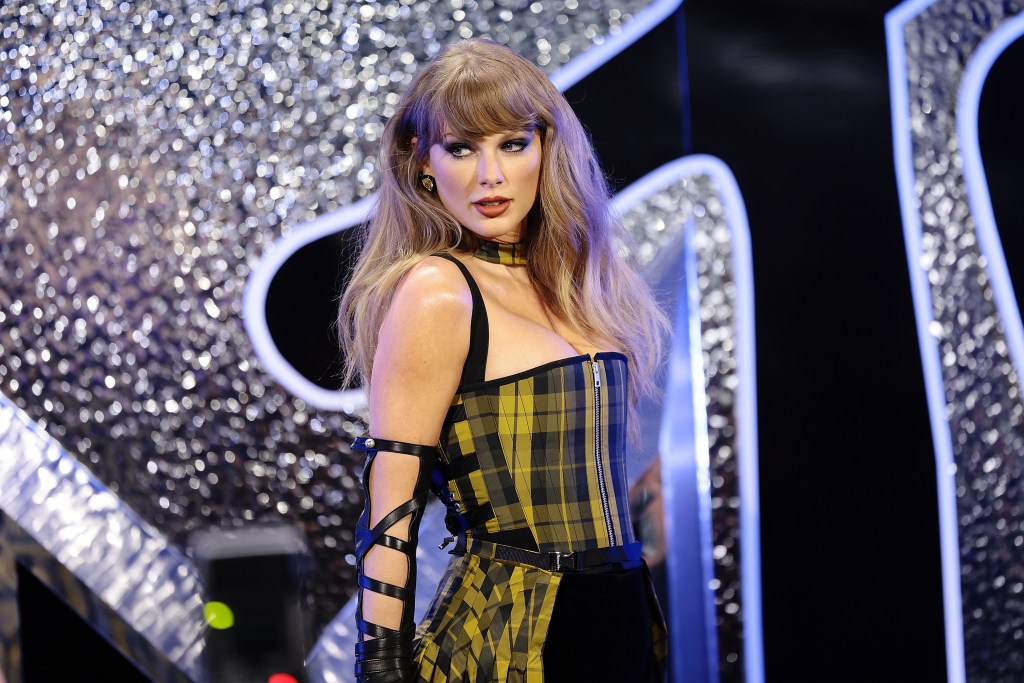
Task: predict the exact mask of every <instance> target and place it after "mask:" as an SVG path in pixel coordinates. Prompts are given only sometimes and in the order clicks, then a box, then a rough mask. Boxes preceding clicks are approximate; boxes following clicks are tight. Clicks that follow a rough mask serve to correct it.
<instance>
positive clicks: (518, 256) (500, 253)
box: [473, 240, 526, 266]
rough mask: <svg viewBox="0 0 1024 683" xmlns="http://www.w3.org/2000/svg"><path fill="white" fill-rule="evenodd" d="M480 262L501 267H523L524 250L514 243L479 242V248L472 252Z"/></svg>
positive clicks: (524, 259) (524, 262)
mask: <svg viewBox="0 0 1024 683" xmlns="http://www.w3.org/2000/svg"><path fill="white" fill-rule="evenodd" d="M473 256H476V257H477V258H478V259H480V260H481V261H489V262H491V263H498V264H501V265H503V266H525V265H526V250H525V249H524V248H523V247H522V245H520V244H518V243H516V242H488V241H487V240H480V246H479V247H477V250H476V251H474V252H473Z"/></svg>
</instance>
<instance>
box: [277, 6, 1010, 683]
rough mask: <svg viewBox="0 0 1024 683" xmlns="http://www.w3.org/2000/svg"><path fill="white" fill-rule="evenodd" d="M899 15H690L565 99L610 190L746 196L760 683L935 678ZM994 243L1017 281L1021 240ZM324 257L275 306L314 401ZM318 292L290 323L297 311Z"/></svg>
mask: <svg viewBox="0 0 1024 683" xmlns="http://www.w3.org/2000/svg"><path fill="white" fill-rule="evenodd" d="M895 4H896V3H895V2H892V1H891V0H890V1H886V2H878V1H872V0H858V1H854V0H848V1H846V0H814V1H811V0H807V1H799V0H773V1H770V2H760V3H749V2H746V3H744V2H738V1H736V0H687V2H685V4H684V5H683V7H682V8H681V9H680V10H679V11H677V12H676V13H675V15H674V16H672V17H670V18H669V19H668V20H666V21H665V22H663V23H662V24H661V25H660V26H658V27H657V28H656V29H655V30H653V31H652V32H650V33H649V34H648V35H646V36H645V37H643V38H642V39H640V40H639V41H638V42H637V43H635V44H634V45H633V46H631V47H629V48H628V49H627V50H626V51H624V52H623V53H622V54H620V55H619V56H617V57H616V58H614V59H613V60H611V61H610V62H609V63H607V64H606V65H604V66H602V67H601V68H600V69H599V70H598V71H596V72H595V73H594V74H593V75H591V76H590V77H588V78H586V79H585V80H583V81H581V82H580V83H579V84H577V85H576V86H574V87H573V88H571V89H570V90H569V91H568V92H567V93H566V97H567V98H568V100H569V101H570V103H572V104H573V106H574V108H575V109H576V111H577V113H578V114H579V116H580V118H581V119H582V120H583V122H584V124H585V125H586V126H587V127H588V129H589V130H590V132H591V135H592V137H593V140H594V143H595V146H596V148H597V150H598V153H599V155H600V156H601V159H602V161H603V163H604V165H605V168H606V170H607V172H608V174H609V177H610V178H611V180H612V184H613V186H614V187H615V188H616V189H619V188H622V187H625V186H626V185H628V184H630V183H632V182H633V181H635V180H637V179H639V178H640V177H642V176H643V175H645V174H646V173H648V172H650V171H652V170H654V169H656V168H657V167H659V166H661V165H662V164H664V163H666V162H669V161H672V160H673V159H676V158H678V157H680V156H682V155H685V154H690V153H704V154H711V155H714V156H716V157H719V158H720V159H722V160H723V161H724V162H725V163H726V164H727V165H728V166H729V167H730V168H731V169H732V171H733V173H734V174H735V176H736V179H737V182H738V184H739V187H740V190H741V192H742V193H743V197H744V200H745V203H746V208H747V212H748V216H749V222H750V231H751V238H752V244H753V259H754V264H753V266H754V280H755V301H756V316H757V328H756V330H757V332H756V334H757V362H758V376H757V382H758V409H759V418H758V419H759V429H760V484H761V488H760V494H761V525H762V527H761V528H762V577H763V592H764V605H763V607H764V644H765V665H766V674H767V678H768V680H769V681H808V682H811V681H814V682H821V681H940V680H945V677H946V674H945V643H944V631H943V608H942V589H941V574H940V560H939V537H938V509H937V503H936V493H935V488H936V485H935V481H936V476H935V459H934V454H933V450H932V441H931V433H930V430H929V424H928V413H927V406H926V402H925V390H924V381H923V378H922V375H921V362H920V356H919V352H918V341H917V333H916V329H915V321H914V313H913V307H912V298H911V292H910V283H909V279H908V272H907V256H906V250H905V246H904V241H903V231H902V225H901V222H900V210H899V204H898V200H897V190H896V180H895V171H894V166H893V155H892V128H891V120H890V100H889V81H888V66H887V61H886V44H885V31H884V15H885V13H886V12H887V11H889V10H890V9H892V8H893V7H895ZM1022 72H1024V45H1020V44H1018V45H1015V46H1013V47H1011V48H1010V50H1008V51H1007V52H1006V53H1005V54H1004V56H1003V58H1001V59H1000V61H999V62H998V63H997V65H996V67H995V68H994V69H993V71H992V74H991V76H990V78H989V80H988V81H987V85H986V88H985V91H984V95H983V99H982V105H981V111H980V117H981V122H980V130H981V144H982V151H983V158H984V161H985V164H986V170H987V172H988V175H989V180H990V184H991V186H992V195H993V205H994V207H995V211H996V218H997V221H998V222H999V225H1000V226H1010V225H1014V224H1015V225H1020V223H1021V221H1020V219H1019V213H1020V212H1019V209H1018V208H1017V207H1016V204H1017V203H1018V198H1017V196H1016V194H1015V193H1019V185H1020V183H1019V172H1015V168H1016V167H1015V164H1016V162H1017V160H1019V159H1021V156H1022V152H1024V128H1022V127H1020V126H1019V125H1017V123H1016V122H1017V120H1018V117H1019V112H1020V111H1021V106H1020V105H1021V104H1022V102H1021V100H1022V99H1024V98H1022V96H1021V95H1020V94H1019V90H1020V89H1019V86H1018V83H1019V76H1020V74H1021V73H1022ZM1003 233H1004V235H1005V237H1004V242H1005V243H1006V247H1007V252H1008V253H1007V259H1008V261H1009V263H1010V267H1011V273H1012V274H1019V273H1021V272H1022V271H1024V244H1019V245H1018V244H1017V243H1018V242H1021V241H1024V232H1022V231H1016V232H1014V231H1009V230H1006V229H1005V228H1004V230H1003ZM338 244H339V241H338V238H325V239H324V240H321V241H320V242H317V243H314V244H311V245H309V246H307V247H305V248H304V249H302V250H301V251H300V252H298V254H297V255H296V257H295V258H294V259H293V261H292V262H291V263H290V264H288V265H287V266H286V268H285V269H283V270H282V271H281V274H280V276H279V278H278V280H277V281H276V282H275V284H274V285H273V287H272V288H271V292H270V298H269V303H268V320H269V322H270V325H271V330H272V332H273V334H274V335H275V338H276V339H277V341H278V343H279V344H280V346H281V348H282V351H283V352H284V353H285V355H286V357H288V358H289V359H290V360H292V362H293V363H295V364H296V366H297V367H299V368H300V369H301V370H303V372H304V373H305V374H306V375H307V376H308V377H310V378H311V379H314V380H317V381H319V382H321V383H322V384H323V385H324V386H335V385H336V384H332V383H336V379H335V378H336V376H337V368H338V364H337V358H336V351H335V349H336V341H335V340H334V339H331V338H330V337H329V336H328V335H324V334H323V332H322V330H323V329H324V321H325V320H328V321H329V320H331V319H333V316H334V311H335V306H336V297H337V291H338V281H339V280H340V278H341V277H342V276H343V275H344V273H340V274H339V280H334V281H325V279H324V278H323V277H322V274H323V273H324V272H337V270H338V269H337V267H336V264H337V263H338V262H339V260H341V261H344V260H346V259H347V258H349V257H348V256H343V254H342V253H341V249H340V248H339V246H338ZM1014 254H1017V255H1019V257H1018V258H1017V259H1015V258H1014V257H1013V255H1014ZM1018 261H1019V262H1018ZM317 274H319V277H318V276H317ZM1015 279H1016V281H1018V282H1024V276H1020V275H1018V276H1016V277H1015ZM317 290H319V291H320V292H321V293H322V296H320V297H309V298H308V299H307V301H310V303H309V304H308V306H309V308H308V309H301V308H297V307H296V305H297V302H296V299H297V297H295V296H294V295H293V293H294V292H296V291H307V292H308V291H317ZM1018 291H1019V290H1018ZM275 302H281V303H283V304H284V305H279V304H275ZM304 320H305V321H308V322H306V323H304V322H303V321H304ZM303 324H305V325H307V329H305V330H303V329H302V325H303ZM312 338H319V339H320V343H321V348H320V353H315V352H311V349H312V348H313V346H311V343H310V340H311V339H312Z"/></svg>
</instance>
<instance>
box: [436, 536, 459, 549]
mask: <svg viewBox="0 0 1024 683" xmlns="http://www.w3.org/2000/svg"><path fill="white" fill-rule="evenodd" d="M454 542H455V537H454V536H445V537H444V540H443V541H441V543H440V544H439V545H438V546H437V549H438V550H444V549H445V547H447V545H448V544H449V543H454Z"/></svg>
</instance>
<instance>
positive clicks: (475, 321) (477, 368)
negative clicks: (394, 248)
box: [432, 251, 490, 387]
mask: <svg viewBox="0 0 1024 683" xmlns="http://www.w3.org/2000/svg"><path fill="white" fill-rule="evenodd" d="M432 256H440V257H441V258H443V259H445V260H446V261H451V262H452V263H454V264H455V265H457V266H458V267H459V270H461V271H462V276H463V277H465V278H466V284H468V285H469V293H470V294H471V295H472V297H473V317H472V318H471V319H470V323H469V353H467V354H466V363H465V365H463V366H462V381H461V382H459V386H463V387H464V386H469V385H470V384H479V383H480V382H483V381H484V370H485V369H486V367H487V347H488V345H489V343H490V332H489V328H488V326H487V309H486V308H485V307H484V298H483V297H482V296H481V295H480V288H479V287H477V285H476V280H474V279H473V276H472V275H470V274H469V269H468V268H466V266H465V264H463V263H462V261H460V260H459V259H457V258H455V257H454V256H452V255H451V254H446V253H444V252H443V251H439V252H437V253H435V254H432Z"/></svg>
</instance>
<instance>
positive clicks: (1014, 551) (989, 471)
mask: <svg viewBox="0 0 1024 683" xmlns="http://www.w3.org/2000/svg"><path fill="white" fill-rule="evenodd" d="M1022 11H1024V3H1022V2H1019V1H1016V2H950V1H944V2H936V3H934V4H932V5H931V6H929V7H927V8H926V9H924V10H923V11H922V12H921V13H920V14H919V15H918V16H916V17H915V18H913V19H912V20H911V21H909V22H908V23H907V25H906V27H905V29H904V34H903V38H904V41H905V49H906V65H907V73H906V74H905V75H904V77H905V78H906V83H907V86H908V93H909V112H908V113H909V117H910V121H909V129H910V131H911V132H910V135H911V141H912V158H913V167H914V171H913V173H914V183H915V187H914V192H915V194H916V198H917V202H918V205H917V206H916V207H915V210H916V211H917V213H919V215H920V220H921V230H922V235H921V237H922V244H921V252H920V253H919V254H912V255H911V258H912V260H915V261H916V266H914V265H912V267H920V268H921V269H923V271H924V272H925V274H926V276H927V281H928V284H929V287H930V295H931V304H932V310H931V314H932V316H933V322H932V323H931V324H930V325H929V326H928V333H929V335H930V337H931V341H930V343H932V344H935V345H937V348H938V357H939V358H940V363H941V373H942V380H941V381H942V386H943V389H944V394H945V408H946V415H945V417H946V418H947V419H948V424H949V429H950V434H951V436H952V447H953V460H954V464H955V466H956V477H955V481H956V507H957V509H956V519H957V524H958V527H959V541H960V582H961V593H962V600H963V641H964V652H965V668H966V675H967V680H969V681H1007V682H1009V681H1020V680H1024V529H1022V528H1021V520H1022V519H1024V509H1022V507H1021V498H1020V491H1021V486H1022V485H1024V471H1022V467H1021V465H1022V463H1021V456H1022V454H1024V433H1022V419H1024V404H1022V401H1021V394H1020V390H1021V386H1020V377H1019V376H1018V374H1017V372H1016V370H1015V368H1014V366H1013V363H1012V361H1011V359H1010V356H1009V353H1008V348H1007V343H1006V338H1005V334H1004V329H1003V323H1002V321H1001V320H1000V317H999V313H998V311H997V310H996V306H995V303H994V301H993V292H992V284H991V282H990V278H989V274H988V272H987V270H986V268H987V264H986V262H985V258H984V257H983V255H982V254H981V252H980V250H979V247H978V239H977V232H976V225H975V219H974V217H973V216H972V214H971V209H970V206H969V204H968V197H967V190H966V185H965V181H964V176H963V170H962V169H963V155H962V149H963V147H962V142H963V141H962V140H960V139H959V137H958V134H957V130H956V120H957V118H956V117H957V94H958V91H959V88H960V85H961V78H962V77H963V74H964V68H965V65H966V64H967V62H968V60H969V58H970V57H971V55H972V53H973V52H974V51H975V49H976V48H977V47H978V45H979V44H980V43H981V41H982V40H984V39H985V38H986V37H987V36H988V35H989V34H991V33H992V31H993V30H995V28H996V27H998V26H999V25H1000V24H1001V23H1002V22H1003V21H1005V20H1006V19H1007V18H1008V17H1010V16H1013V15H1016V14H1020V13H1021V12H1022ZM1016 284H1017V286H1018V287H1020V286H1022V283H1016Z"/></svg>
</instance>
